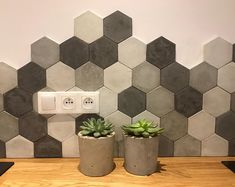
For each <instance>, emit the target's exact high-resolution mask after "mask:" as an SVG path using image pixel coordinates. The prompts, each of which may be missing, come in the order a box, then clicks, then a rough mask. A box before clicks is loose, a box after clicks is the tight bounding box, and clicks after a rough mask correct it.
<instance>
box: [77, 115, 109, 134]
mask: <svg viewBox="0 0 235 187" xmlns="http://www.w3.org/2000/svg"><path fill="white" fill-rule="evenodd" d="M80 128H81V129H82V130H81V131H80V133H81V134H82V135H83V136H93V137H95V138H99V137H104V136H108V135H110V134H111V133H112V132H113V125H112V123H110V122H107V121H105V120H102V119H101V118H99V119H95V118H91V119H87V121H84V122H83V125H82V126H81V127H80Z"/></svg>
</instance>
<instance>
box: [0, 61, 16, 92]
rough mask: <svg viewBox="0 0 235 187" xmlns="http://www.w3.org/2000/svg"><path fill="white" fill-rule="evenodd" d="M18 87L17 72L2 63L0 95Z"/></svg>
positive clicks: (0, 68) (0, 65)
mask: <svg viewBox="0 0 235 187" xmlns="http://www.w3.org/2000/svg"><path fill="white" fill-rule="evenodd" d="M16 85H17V72H16V70H15V69H14V68H12V67H11V66H8V65H7V64H5V63H3V62H0V93H1V94H3V93H5V92H7V91H9V90H11V89H12V88H14V87H16Z"/></svg>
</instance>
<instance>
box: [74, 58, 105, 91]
mask: <svg viewBox="0 0 235 187" xmlns="http://www.w3.org/2000/svg"><path fill="white" fill-rule="evenodd" d="M75 80H76V86H78V87H79V88H81V89H82V90H85V91H95V90H97V89H99V88H101V87H102V86H103V84H104V71H103V69H101V68H100V67H98V66H97V65H95V64H93V63H91V62H87V63H86V64H83V65H82V66H81V67H79V68H78V69H76V71H75Z"/></svg>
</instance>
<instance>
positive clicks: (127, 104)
mask: <svg viewBox="0 0 235 187" xmlns="http://www.w3.org/2000/svg"><path fill="white" fill-rule="evenodd" d="M145 109H146V94H145V93H144V92H142V91H140V90H138V89H137V88H135V87H129V88H127V89H126V90H124V91H122V92H121V93H119V94H118V110H120V111H121V112H123V113H124V114H126V115H128V116H130V117H134V116H136V115H137V114H139V113H141V112H143V111H144V110H145Z"/></svg>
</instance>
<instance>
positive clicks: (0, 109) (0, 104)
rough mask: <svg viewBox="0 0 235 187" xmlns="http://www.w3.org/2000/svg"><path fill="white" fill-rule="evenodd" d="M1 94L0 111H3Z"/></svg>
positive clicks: (1, 96)
mask: <svg viewBox="0 0 235 187" xmlns="http://www.w3.org/2000/svg"><path fill="white" fill-rule="evenodd" d="M3 108H4V107H3V95H2V94H0V112H1V111H3Z"/></svg>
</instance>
